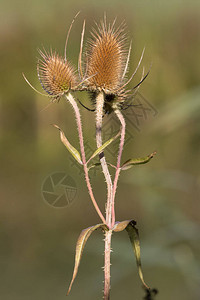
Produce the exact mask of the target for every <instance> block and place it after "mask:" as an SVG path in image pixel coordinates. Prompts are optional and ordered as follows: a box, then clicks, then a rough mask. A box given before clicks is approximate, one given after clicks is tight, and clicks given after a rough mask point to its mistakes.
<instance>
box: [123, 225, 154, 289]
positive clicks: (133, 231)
mask: <svg viewBox="0 0 200 300" xmlns="http://www.w3.org/2000/svg"><path fill="white" fill-rule="evenodd" d="M126 231H127V232H128V235H129V238H130V241H131V244H132V246H133V250H134V252H135V257H136V263H137V267H138V273H139V276H140V279H141V281H142V283H143V285H144V287H145V288H146V289H148V290H149V289H150V287H149V286H148V285H147V284H146V283H145V282H144V277H143V273H142V265H141V257H140V239H139V233H138V229H137V228H136V227H135V224H134V223H133V222H132V221H131V222H130V223H129V224H128V226H127V227H126Z"/></svg>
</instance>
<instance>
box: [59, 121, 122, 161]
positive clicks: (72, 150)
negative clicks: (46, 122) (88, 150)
mask: <svg viewBox="0 0 200 300" xmlns="http://www.w3.org/2000/svg"><path fill="white" fill-rule="evenodd" d="M53 126H54V127H55V128H57V129H58V130H59V131H60V139H61V141H62V143H63V144H64V145H65V147H66V148H67V149H68V151H69V152H70V153H71V154H72V156H73V157H74V158H75V159H76V161H77V162H78V163H79V164H81V165H82V164H83V162H82V159H81V155H80V153H79V151H78V150H77V149H76V148H74V147H73V146H72V145H71V144H70V142H69V141H68V139H67V138H66V136H65V134H64V132H63V131H62V130H61V129H60V128H59V127H58V126H57V125H55V124H53ZM119 135H120V132H118V133H117V134H116V135H115V136H114V137H112V138H111V139H109V140H108V141H107V142H105V143H104V144H103V145H102V146H101V147H99V148H98V149H97V150H95V151H94V153H93V154H92V156H91V157H90V158H89V159H88V161H87V163H88V162H89V161H90V160H91V159H93V158H94V157H96V156H97V155H98V154H100V153H101V152H103V150H104V149H105V148H106V147H108V146H109V145H110V144H111V143H112V142H113V141H114V140H116V139H117V138H118V137H119Z"/></svg>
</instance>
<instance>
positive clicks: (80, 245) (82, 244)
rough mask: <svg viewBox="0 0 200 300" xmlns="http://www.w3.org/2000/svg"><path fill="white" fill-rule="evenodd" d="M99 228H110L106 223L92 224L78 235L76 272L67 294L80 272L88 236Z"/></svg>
mask: <svg viewBox="0 0 200 300" xmlns="http://www.w3.org/2000/svg"><path fill="white" fill-rule="evenodd" d="M98 228H102V229H103V230H108V227H107V226H106V225H105V224H97V225H94V226H91V227H89V228H86V229H84V230H83V231H82V232H81V234H80V235H79V237H78V240H77V243H76V255H75V264H74V272H73V276H72V280H71V283H70V286H69V289H68V292H67V295H69V293H70V291H71V288H72V284H73V282H74V280H75V278H76V275H77V273H78V268H79V265H80V261H81V257H82V254H83V249H84V247H85V244H86V242H87V240H88V238H89V237H90V235H91V234H92V232H93V231H94V230H96V229H98Z"/></svg>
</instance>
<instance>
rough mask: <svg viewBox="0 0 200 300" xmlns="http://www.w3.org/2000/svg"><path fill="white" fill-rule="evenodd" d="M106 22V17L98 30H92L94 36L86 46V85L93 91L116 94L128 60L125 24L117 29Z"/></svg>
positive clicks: (98, 26)
mask: <svg viewBox="0 0 200 300" xmlns="http://www.w3.org/2000/svg"><path fill="white" fill-rule="evenodd" d="M114 26H115V21H114V22H113V24H108V25H107V24H106V18H104V20H103V21H101V23H100V24H99V25H97V30H95V29H94V30H93V31H92V32H91V35H92V38H91V40H89V42H88V45H87V48H86V53H87V55H86V59H87V61H86V63H85V65H86V78H88V79H87V80H86V85H87V88H88V89H90V90H91V91H97V90H99V91H104V92H105V93H110V94H115V91H117V90H118V89H119V88H120V86H121V85H122V83H123V81H124V76H123V74H124V70H125V67H126V61H127V44H126V34H125V33H124V31H125V26H124V24H123V23H122V24H121V25H120V26H119V27H118V28H117V29H115V28H114Z"/></svg>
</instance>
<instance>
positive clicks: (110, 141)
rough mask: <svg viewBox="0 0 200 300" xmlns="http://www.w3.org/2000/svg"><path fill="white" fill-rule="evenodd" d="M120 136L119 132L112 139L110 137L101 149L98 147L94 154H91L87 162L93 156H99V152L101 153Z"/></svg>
mask: <svg viewBox="0 0 200 300" xmlns="http://www.w3.org/2000/svg"><path fill="white" fill-rule="evenodd" d="M119 136H120V132H118V134H116V135H115V136H114V137H112V138H111V139H109V140H108V141H107V142H105V143H104V144H103V145H102V146H101V147H99V148H98V149H97V150H95V151H94V153H93V154H92V156H91V157H90V158H89V160H88V162H89V161H90V160H91V159H93V158H94V157H95V156H97V155H98V154H100V153H101V152H103V150H104V149H105V148H106V147H108V146H109V145H110V144H111V143H112V142H113V141H114V140H116V139H117V138H118V137H119Z"/></svg>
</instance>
